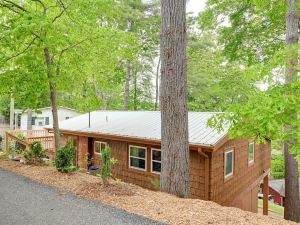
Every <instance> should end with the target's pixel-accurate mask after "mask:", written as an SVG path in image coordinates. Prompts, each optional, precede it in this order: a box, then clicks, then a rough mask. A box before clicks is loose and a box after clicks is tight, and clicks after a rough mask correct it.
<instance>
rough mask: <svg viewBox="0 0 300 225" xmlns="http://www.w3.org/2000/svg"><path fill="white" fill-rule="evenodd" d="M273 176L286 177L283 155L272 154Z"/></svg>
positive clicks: (276, 177)
mask: <svg viewBox="0 0 300 225" xmlns="http://www.w3.org/2000/svg"><path fill="white" fill-rule="evenodd" d="M271 176H272V178H273V179H281V178H284V159H283V155H282V154H281V155H272V159H271Z"/></svg>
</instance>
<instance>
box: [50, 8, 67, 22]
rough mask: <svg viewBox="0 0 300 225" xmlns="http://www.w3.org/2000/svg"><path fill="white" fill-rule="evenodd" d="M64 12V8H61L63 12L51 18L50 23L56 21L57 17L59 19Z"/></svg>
mask: <svg viewBox="0 0 300 225" xmlns="http://www.w3.org/2000/svg"><path fill="white" fill-rule="evenodd" d="M65 11H66V10H65V8H63V10H62V11H61V12H60V13H59V14H58V15H57V16H56V17H54V18H53V20H52V23H54V22H55V20H57V19H58V18H59V17H61V16H62V14H63V13H64V12H65Z"/></svg>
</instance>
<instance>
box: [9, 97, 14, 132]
mask: <svg viewBox="0 0 300 225" xmlns="http://www.w3.org/2000/svg"><path fill="white" fill-rule="evenodd" d="M14 114H15V100H14V98H13V95H12V94H11V97H10V108H9V128H10V130H13V129H14Z"/></svg>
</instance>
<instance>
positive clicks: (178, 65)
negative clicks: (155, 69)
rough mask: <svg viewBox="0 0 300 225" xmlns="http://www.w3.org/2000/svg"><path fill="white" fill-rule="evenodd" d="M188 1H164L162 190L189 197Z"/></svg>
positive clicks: (162, 41) (162, 43)
mask: <svg viewBox="0 0 300 225" xmlns="http://www.w3.org/2000/svg"><path fill="white" fill-rule="evenodd" d="M185 7H186V1H185V0H183V1H178V0H162V1H161V17H162V25H161V46H160V50H161V102H160V103H161V121H162V123H161V150H162V172H161V179H160V185H161V186H160V187H161V190H162V191H165V192H168V193H172V194H175V195H178V196H180V197H185V198H186V197H189V195H190V180H189V145H188V111H187V75H186V15H185Z"/></svg>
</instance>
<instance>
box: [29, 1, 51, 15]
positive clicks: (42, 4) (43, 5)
mask: <svg viewBox="0 0 300 225" xmlns="http://www.w3.org/2000/svg"><path fill="white" fill-rule="evenodd" d="M31 1H33V2H38V3H40V5H41V6H42V7H43V9H44V13H43V14H44V15H46V12H47V7H46V5H45V4H44V3H43V2H42V1H41V0H31Z"/></svg>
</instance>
